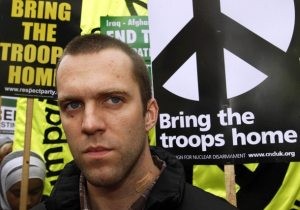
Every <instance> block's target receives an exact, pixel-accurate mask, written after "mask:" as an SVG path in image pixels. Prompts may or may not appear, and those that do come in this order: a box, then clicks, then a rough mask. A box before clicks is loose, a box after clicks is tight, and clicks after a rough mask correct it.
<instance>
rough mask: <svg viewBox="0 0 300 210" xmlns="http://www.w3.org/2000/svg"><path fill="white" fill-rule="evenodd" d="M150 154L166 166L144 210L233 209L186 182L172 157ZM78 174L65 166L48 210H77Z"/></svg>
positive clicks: (159, 152)
mask: <svg viewBox="0 0 300 210" xmlns="http://www.w3.org/2000/svg"><path fill="white" fill-rule="evenodd" d="M151 153H152V155H157V156H158V157H159V158H160V159H161V160H164V161H165V162H166V164H167V167H166V168H165V170H164V171H163V173H162V174H161V175H160V177H159V179H158V180H157V183H156V184H155V185H154V187H153V189H152V191H151V193H150V195H149V198H148V200H147V203H146V208H145V210H198V209H199V210H201V209H203V210H233V209H236V208H235V207H234V206H232V205H230V204H229V203H228V202H227V201H226V200H224V199H222V198H219V197H217V196H215V195H213V194H210V193H208V192H205V191H204V190H202V189H199V188H197V187H194V186H192V185H190V184H188V183H186V182H185V175H184V169H183V167H182V165H181V163H180V162H179V161H178V160H177V159H176V158H175V157H174V156H172V155H170V154H169V153H167V152H165V151H164V150H163V149H161V148H151ZM79 175H80V170H79V169H78V168H77V167H76V165H75V163H74V162H71V163H69V164H67V165H66V167H65V168H64V170H63V171H62V173H61V175H60V177H59V179H58V180H57V183H56V184H55V187H54V188H53V190H52V193H51V195H50V197H49V199H47V201H46V202H45V205H46V208H47V209H48V210H76V209H80V203H79ZM36 209H41V208H36Z"/></svg>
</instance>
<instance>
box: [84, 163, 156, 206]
mask: <svg viewBox="0 0 300 210" xmlns="http://www.w3.org/2000/svg"><path fill="white" fill-rule="evenodd" d="M144 169H146V170H141V171H139V173H138V175H130V176H129V177H127V179H126V180H124V181H123V182H122V183H120V184H119V185H118V186H114V187H111V188H107V187H105V188H99V187H97V186H93V185H91V184H89V183H87V189H88V197H89V203H90V206H91V208H92V209H93V210H94V209H95V210H96V209H97V210H99V209H101V210H112V209H118V210H123V209H124V210H128V209H129V207H130V206H131V205H132V204H133V203H134V202H135V201H136V200H137V199H138V198H139V197H140V196H141V195H142V194H143V193H144V192H145V191H146V190H147V189H148V188H149V187H152V184H153V183H154V182H155V180H156V179H157V177H158V176H159V174H160V170H159V169H158V168H157V167H156V166H155V165H154V163H153V162H152V161H151V164H150V165H149V166H148V167H145V168H144Z"/></svg>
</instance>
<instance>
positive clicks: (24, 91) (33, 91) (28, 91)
mask: <svg viewBox="0 0 300 210" xmlns="http://www.w3.org/2000/svg"><path fill="white" fill-rule="evenodd" d="M4 89H5V91H6V92H14V93H15V95H20V96H22V95H41V96H43V95H51V96H55V95H56V91H55V90H45V89H41V88H19V87H5V88H4Z"/></svg>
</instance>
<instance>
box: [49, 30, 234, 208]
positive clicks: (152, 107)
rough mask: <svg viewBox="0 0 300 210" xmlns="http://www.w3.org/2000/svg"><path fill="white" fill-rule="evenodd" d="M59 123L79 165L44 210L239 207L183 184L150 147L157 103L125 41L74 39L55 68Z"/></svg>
mask: <svg viewBox="0 0 300 210" xmlns="http://www.w3.org/2000/svg"><path fill="white" fill-rule="evenodd" d="M57 92H58V103H59V107H60V112H61V113H60V114H61V120H62V125H63V128H64V131H65V133H66V137H67V141H68V144H69V147H70V150H71V153H72V155H73V157H74V161H73V162H71V163H69V164H67V166H66V167H65V169H64V170H63V172H62V173H61V175H60V177H59V179H58V181H57V183H56V185H55V187H54V189H53V191H52V193H51V195H50V198H49V199H48V200H47V202H46V203H45V205H46V208H47V209H55V210H59V209H64V210H66V209H70V210H71V209H72V210H74V209H94V210H95V209H97V210H98V209H101V210H108V209H109V210H123V209H126V210H128V209H133V210H141V209H153V210H154V209H155V210H160V209H161V210H168V209H172V210H173V209H174V210H176V209H178V210H180V209H184V210H189V209H190V210H196V209H216V210H222V209H224V210H227V209H228V210H230V209H235V207H233V206H231V205H230V204H229V203H228V202H226V201H225V200H224V199H221V198H218V197H216V196H214V195H212V194H209V193H207V192H204V191H203V190H201V189H198V188H196V187H193V186H191V185H189V184H187V183H186V182H185V177H184V170H183V167H182V165H181V164H180V162H179V161H178V160H177V159H176V158H175V157H173V156H172V155H170V154H169V153H166V152H165V151H163V150H162V149H160V148H151V149H150V147H149V142H148V132H149V130H150V129H151V128H153V127H154V126H155V123H156V121H157V116H158V105H157V102H156V100H155V99H154V98H153V97H152V94H151V83H150V81H149V78H148V73H147V68H146V66H145V64H144V62H143V59H142V58H141V57H140V56H139V55H138V54H137V53H136V52H135V51H133V50H132V49H131V48H130V47H129V46H128V45H126V44H124V43H122V42H121V41H119V40H117V39H114V38H111V37H108V36H105V35H99V34H93V35H84V36H81V37H76V38H75V39H74V40H72V41H71V42H70V43H69V44H68V45H67V47H66V49H65V51H64V54H63V55H62V57H61V59H60V60H59V62H58V65H57Z"/></svg>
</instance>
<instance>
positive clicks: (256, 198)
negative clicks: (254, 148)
mask: <svg viewBox="0 0 300 210" xmlns="http://www.w3.org/2000/svg"><path fill="white" fill-rule="evenodd" d="M25 2H26V1H25V0H23V1H22V0H12V1H11V0H9V1H8V0H0V7H1V6H2V9H3V5H10V7H9V8H11V7H12V5H13V4H15V5H23V7H22V8H24V16H23V17H22V18H23V19H24V20H25V19H26V17H25V16H26V9H25V5H26V4H25ZM39 2H40V4H41V2H44V5H47V2H48V4H50V3H49V1H39ZM63 2H65V3H66V5H68V4H69V1H63ZM63 2H62V3H63ZM147 4H148V2H147V0H139V1H134V0H128V1H123V0H92V1H90V0H82V1H78V2H77V1H76V2H72V4H70V5H71V7H70V8H69V9H70V14H71V15H70V20H61V19H59V18H57V19H55V20H50V19H47V18H45V16H44V17H38V16H37V17H35V18H31V19H35V21H33V20H32V22H36V23H43V21H45V22H47V24H57V26H56V27H57V33H56V35H55V36H53V37H57V40H56V42H59V43H56V42H52V41H51V40H50V42H48V43H47V42H42V41H34V43H35V44H36V45H38V43H40V45H41V46H43V45H47V44H48V45H49V46H56V45H57V46H61V47H64V46H63V45H65V43H67V42H68V41H69V39H70V38H71V37H68V36H63V34H67V33H68V30H72V31H73V33H72V34H73V36H74V35H76V33H77V32H78V34H88V33H101V32H103V31H105V30H107V29H104V27H103V25H101V23H103V22H101V17H105V18H107V17H118V18H120V19H121V20H122V17H123V18H124V19H125V17H130V16H132V17H137V16H140V17H143V18H144V17H147V16H148V10H147ZM66 8H68V7H66ZM2 9H1V8H0V10H2ZM61 9H62V7H61ZM45 10H47V7H45ZM166 12H167V11H166ZM299 12H300V11H299ZM76 13H78V14H76ZM28 14H29V13H28ZM1 16H2V17H4V19H5V20H6V19H14V18H15V17H12V16H11V14H9V15H8V16H7V17H5V15H4V14H2V15H1ZM22 18H19V19H22ZM72 18H73V19H72ZM64 21H66V22H68V21H69V23H72V24H73V23H78V24H79V25H77V26H72V25H71V24H70V25H68V24H66V22H64ZM64 24H65V25H64ZM0 25H1V23H0ZM29 25H30V23H27V27H28V28H30V27H29ZM33 25H34V24H33ZM41 25H42V24H41ZM23 27H24V26H22V24H21V25H20V26H19V28H20V30H23V29H24V28H23ZM32 27H33V26H32ZM74 28H75V29H74ZM77 28H80V32H79V31H78V30H77ZM28 30H29V29H28ZM44 32H46V31H44ZM1 33H2V32H1ZM1 33H0V34H1ZM12 33H13V32H12ZM41 33H43V32H41ZM22 34H23V33H22ZM0 37H1V35H0ZM2 37H3V36H2ZM14 37H15V36H14ZM17 38H18V37H17ZM61 39H63V40H61ZM5 41H6V40H5ZM2 42H3V40H0V45H1V43H2ZM19 42H20V43H23V42H24V43H26V44H28V43H30V40H27V41H24V36H22V37H20V40H19ZM45 43H46V44H45ZM150 46H151V43H150ZM137 48H138V47H137ZM143 48H145V47H143ZM15 49H16V48H15ZM143 52H146V50H144V51H143ZM0 53H2V55H1V54H0V57H1V56H2V57H3V51H0ZM0 62H3V63H4V65H0V67H1V68H6V67H7V62H8V61H3V60H2V61H0ZM14 62H15V63H16V61H14ZM21 63H22V65H24V66H27V65H28V63H26V62H25V61H22V62H21ZM30 65H31V66H35V68H36V65H37V64H36V63H34V62H33V64H30ZM148 65H149V70H150V71H149V73H150V76H151V68H150V63H148ZM44 68H45V69H46V68H52V69H53V68H54V65H53V64H51V63H47V64H45V67H44ZM1 70H2V71H3V72H4V71H6V69H1ZM30 71H31V70H28V72H30ZM47 71H48V70H45V72H47ZM4 75H7V74H6V73H5V74H4ZM46 75H47V74H46ZM2 80H3V77H2ZM51 84H53V83H51ZM19 88H24V86H20V87H19ZM33 89H35V90H37V89H39V88H38V87H33ZM40 89H42V90H45V91H46V90H47V91H49V93H51V90H52V87H50V88H49V87H40ZM9 91H10V90H9ZM53 91H55V89H53ZM26 94H27V93H26ZM3 95H9V93H8V92H6V93H3ZM35 95H36V94H35ZM12 96H14V97H16V101H17V103H16V104H15V107H13V108H10V109H8V108H7V106H4V105H5V103H4V102H3V99H2V105H1V110H2V113H4V112H5V110H13V111H14V112H13V113H15V114H12V115H6V117H10V119H4V116H3V114H2V118H1V130H5V129H6V130H7V127H5V126H6V125H7V123H8V122H6V121H5V120H10V122H11V123H14V128H13V129H14V132H13V134H12V132H11V131H10V133H9V136H10V137H12V138H13V141H14V143H13V150H22V149H23V147H24V136H25V126H24V125H25V122H26V100H27V99H26V98H21V97H17V95H12ZM25 96H26V95H25ZM27 96H30V94H29V95H27ZM9 100H11V99H9ZM9 113H10V112H9V111H7V114H9ZM4 122H5V123H6V124H2V123H4ZM0 135H4V134H3V133H2V132H1V133H0ZM6 135H7V134H6ZM31 136H32V138H31V150H32V151H35V152H36V153H38V154H39V155H41V157H43V158H44V161H45V163H46V169H47V172H46V179H45V188H44V194H45V195H49V193H50V191H51V189H52V187H53V185H54V184H55V182H56V180H57V177H58V175H59V173H60V171H61V170H62V168H63V167H64V165H65V164H66V163H68V162H69V161H70V160H72V156H71V154H70V151H69V148H68V146H67V141H66V137H65V134H64V132H63V129H62V126H61V121H60V117H59V109H58V106H57V102H56V100H55V98H52V97H51V94H49V95H47V96H46V97H44V98H39V99H38V98H36V99H34V109H33V118H32V135H31ZM150 141H151V144H152V145H154V144H156V139H155V130H152V131H151V133H150ZM0 143H1V142H0ZM185 169H186V172H187V175H188V176H187V180H188V181H189V182H190V183H192V184H193V185H195V186H198V187H200V188H203V189H204V190H206V191H209V192H211V193H213V194H216V195H219V196H221V197H224V198H225V196H226V190H225V180H224V166H223V165H200V164H197V165H194V164H193V165H190V164H187V165H185ZM235 172H236V177H235V178H236V192H237V204H238V208H240V209H265V210H274V209H279V210H289V209H300V179H299V178H297V176H298V174H299V173H300V165H299V163H298V162H271V163H248V164H238V165H235Z"/></svg>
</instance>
